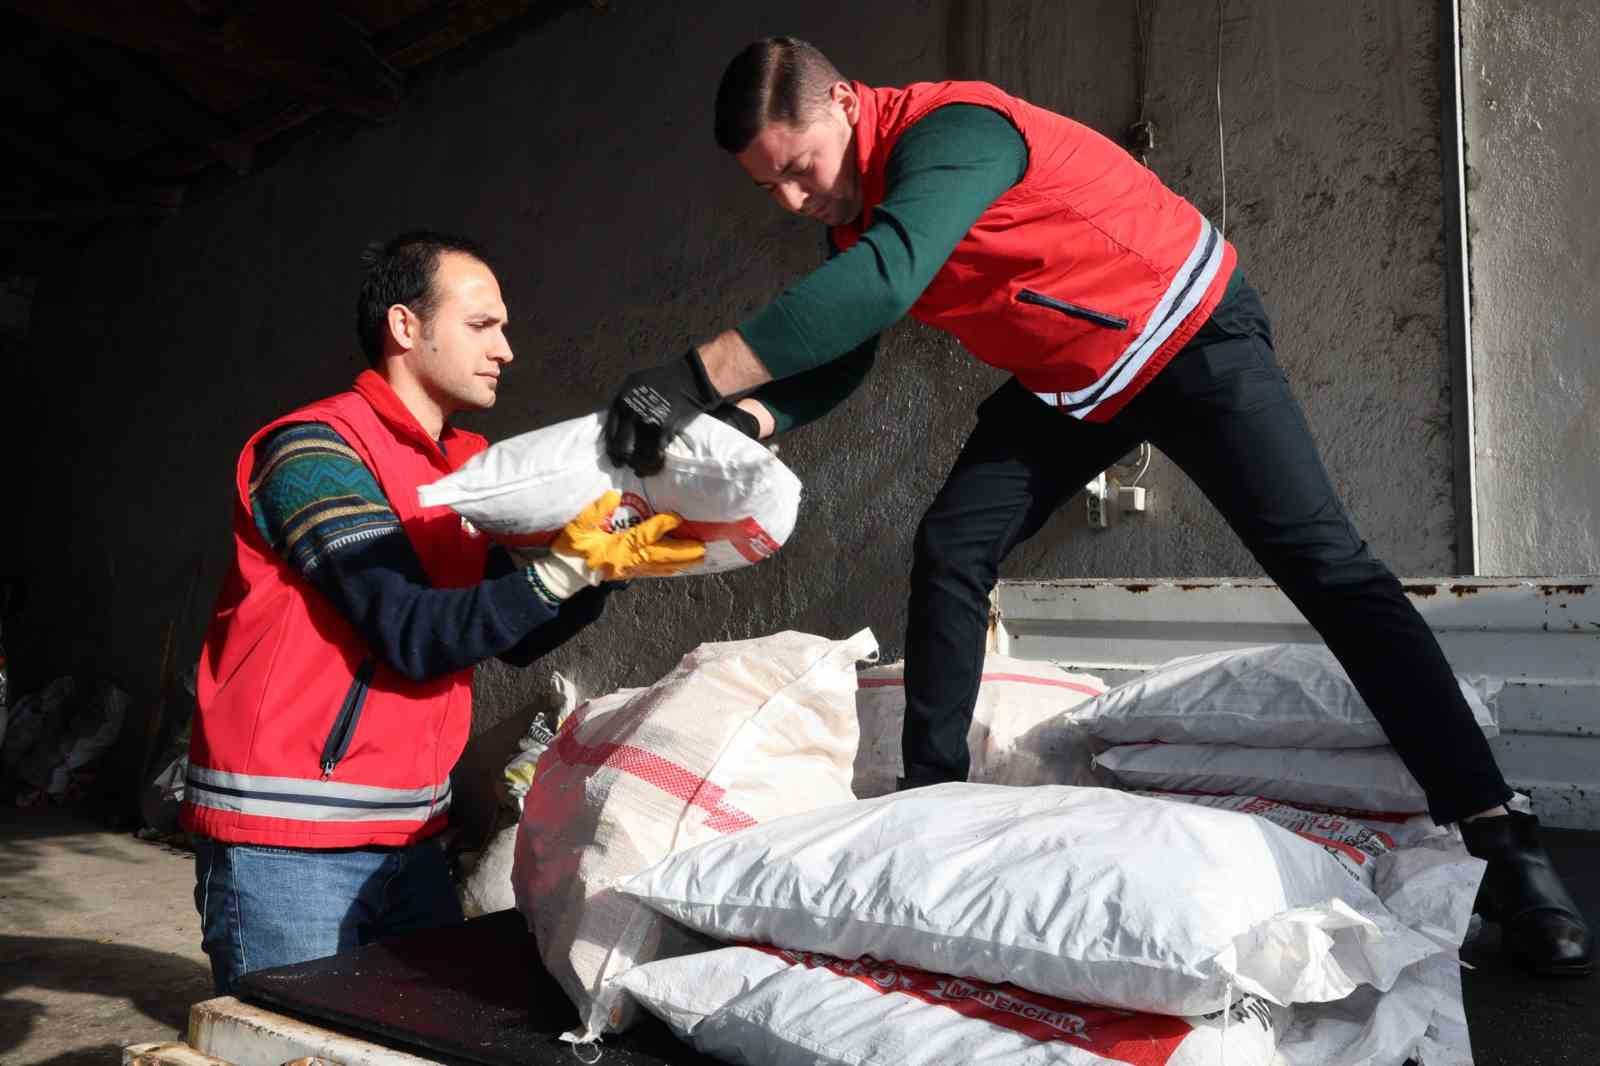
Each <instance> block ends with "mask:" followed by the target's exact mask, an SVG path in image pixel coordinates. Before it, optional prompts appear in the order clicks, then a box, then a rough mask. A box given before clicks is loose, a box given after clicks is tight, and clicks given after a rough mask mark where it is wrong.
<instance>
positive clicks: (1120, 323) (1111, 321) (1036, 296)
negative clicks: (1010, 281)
mask: <svg viewBox="0 0 1600 1066" xmlns="http://www.w3.org/2000/svg"><path fill="white" fill-rule="evenodd" d="M1017 302H1018V303H1022V304H1033V305H1034V306H1036V307H1048V308H1050V310H1052V311H1059V312H1061V313H1062V314H1064V315H1066V316H1067V317H1069V318H1077V319H1082V320H1083V321H1085V322H1090V323H1093V324H1094V325H1096V326H1100V327H1101V328H1103V329H1127V328H1128V320H1127V319H1125V318H1120V317H1118V316H1117V315H1112V314H1107V313H1106V312H1104V311H1096V310H1094V309H1093V308H1090V307H1080V306H1079V305H1078V304H1073V303H1068V302H1067V301H1065V300H1058V299H1056V298H1055V297H1054V296H1046V295H1045V294H1044V293H1042V292H1034V291H1033V290H1032V289H1022V290H1020V291H1018V293H1017Z"/></svg>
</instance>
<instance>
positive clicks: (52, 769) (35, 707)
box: [0, 677, 132, 806]
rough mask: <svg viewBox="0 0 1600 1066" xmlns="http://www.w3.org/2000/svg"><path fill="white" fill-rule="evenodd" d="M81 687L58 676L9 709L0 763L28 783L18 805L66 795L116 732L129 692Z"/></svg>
mask: <svg viewBox="0 0 1600 1066" xmlns="http://www.w3.org/2000/svg"><path fill="white" fill-rule="evenodd" d="M86 687H87V686H82V685H79V684H78V683H77V681H76V680H75V679H73V678H72V677H60V678H57V679H56V680H55V681H52V682H51V683H50V684H49V685H47V686H45V688H44V690H43V691H41V692H38V693H36V694H34V695H32V696H27V697H24V698H23V699H21V700H19V701H17V705H16V706H15V707H14V708H13V709H12V720H11V723H10V727H9V728H8V729H7V736H6V742H5V748H4V752H3V755H0V761H3V763H4V768H5V770H6V771H7V772H8V773H11V774H14V775H15V776H16V777H18V778H20V779H21V780H22V782H23V783H24V784H25V785H26V786H28V788H27V790H26V791H25V792H24V793H23V794H22V795H21V796H19V797H18V799H17V802H18V803H19V804H21V805H24V806H27V805H32V804H35V803H39V802H43V801H45V800H50V801H52V802H58V803H59V802H62V801H64V800H67V799H70V798H71V797H72V794H73V793H74V792H75V791H77V790H78V789H79V788H80V787H81V786H82V783H83V782H84V781H86V780H87V779H88V777H89V776H90V775H91V772H92V768H93V767H94V765H95V764H96V763H97V762H99V761H100V758H101V757H102V756H103V755H105V753H106V752H107V751H108V750H110V748H111V745H113V744H115V743H116V741H117V738H118V737H119V736H120V735H121V734H122V725H123V722H124V721H125V720H126V718H127V713H128V707H129V706H130V705H131V704H132V699H131V698H130V697H129V695H128V694H127V693H126V692H124V691H122V689H120V688H118V687H117V686H116V685H114V684H112V683H111V682H109V681H103V680H102V681H96V682H95V683H94V684H93V686H92V687H89V688H88V691H85V688H86Z"/></svg>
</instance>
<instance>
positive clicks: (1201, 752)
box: [1094, 743, 1428, 815]
mask: <svg viewBox="0 0 1600 1066" xmlns="http://www.w3.org/2000/svg"><path fill="white" fill-rule="evenodd" d="M1094 763H1095V766H1097V767H1099V768H1100V769H1102V770H1106V771H1108V772H1109V773H1110V774H1111V776H1112V777H1113V778H1115V779H1116V781H1117V783H1118V784H1120V785H1122V786H1124V787H1125V788H1129V789H1134V790H1140V791H1144V790H1155V791H1160V792H1210V793H1215V794H1219V795H1228V796H1265V797H1266V798H1267V799H1274V800H1280V801H1282V802H1284V803H1290V804H1296V805H1299V804H1312V805H1314V806H1319V807H1345V808H1349V809H1351V810H1358V811H1377V812H1381V813H1398V814H1407V815H1415V814H1418V813H1420V812H1423V811H1426V810H1427V809H1428V797H1427V795H1426V794H1425V793H1424V792H1423V791H1422V786H1421V785H1419V784H1417V779H1416V778H1414V777H1412V776H1411V771H1409V770H1407V769H1406V766H1405V763H1403V762H1401V761H1400V756H1399V755H1396V754H1395V751H1394V749H1393V748H1244V747H1235V746H1233V745H1229V744H1160V743H1156V744H1119V745H1117V746H1116V747H1114V748H1109V749H1107V750H1106V751H1103V752H1101V753H1100V754H1099V755H1096V756H1095V757H1094Z"/></svg>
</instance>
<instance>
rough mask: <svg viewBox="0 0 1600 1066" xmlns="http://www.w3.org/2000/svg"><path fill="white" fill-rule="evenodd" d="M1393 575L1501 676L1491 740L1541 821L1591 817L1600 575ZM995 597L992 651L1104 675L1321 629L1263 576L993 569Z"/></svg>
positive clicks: (1462, 651)
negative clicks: (1078, 574)
mask: <svg viewBox="0 0 1600 1066" xmlns="http://www.w3.org/2000/svg"><path fill="white" fill-rule="evenodd" d="M1401 583H1402V585H1404V587H1405V590H1406V595H1407V597H1408V598H1409V599H1410V600H1411V602H1412V603H1413V604H1415V605H1416V607H1417V610H1418V611H1420V612H1421V614H1422V617H1423V618H1424V619H1426V620H1427V622H1428V625H1429V626H1430V627H1432V629H1433V630H1434V632H1435V633H1436V634H1437V635H1438V638H1439V644H1440V646H1441V647H1442V648H1443V649H1444V653H1445V656H1446V657H1447V658H1448V659H1449V660H1450V662H1451V664H1452V665H1453V666H1454V667H1455V669H1456V670H1457V671H1458V672H1460V673H1464V674H1487V675H1490V676H1493V677H1498V678H1501V679H1502V680H1504V682H1505V688H1504V689H1503V690H1502V692H1501V693H1500V697H1499V699H1498V700H1497V701H1496V705H1495V707H1494V711H1495V715H1496V718H1497V720H1498V721H1499V723H1500V729H1501V733H1502V735H1501V736H1500V737H1497V738H1495V739H1494V740H1493V741H1491V744H1492V745H1493V747H1494V749H1495V754H1496V756H1497V757H1498V758H1499V760H1500V765H1501V768H1502V769H1503V770H1504V772H1505V775H1506V778H1507V780H1509V781H1510V782H1511V785H1512V787H1513V788H1516V789H1518V790H1519V791H1523V792H1526V793H1528V794H1529V795H1530V796H1531V797H1532V798H1533V804H1534V809H1535V810H1536V811H1537V812H1538V814H1539V816H1540V818H1541V819H1542V820H1543V821H1544V822H1545V823H1546V824H1547V825H1552V826H1558V827H1563V828H1571V829H1600V579H1597V578H1595V577H1575V578H1543V577H1541V578H1432V579H1429V578H1421V579H1403V580H1402V582H1401ZM992 599H993V626H992V629H991V634H990V642H991V645H992V646H993V647H994V649H995V650H996V651H998V652H1000V653H1001V654H1004V655H1013V656H1016V657H1018V658H1023V659H1049V660H1052V661H1054V662H1058V663H1060V664H1061V665H1063V666H1065V667H1067V668H1068V669H1071V670H1082V671H1086V672H1088V673H1094V674H1099V675H1100V676H1101V677H1104V678H1105V679H1106V680H1107V681H1108V682H1109V683H1111V684H1117V683H1119V682H1121V681H1126V680H1128V679H1130V678H1132V677H1135V676H1137V675H1138V674H1140V673H1143V672H1144V671H1146V670H1149V669H1150V668H1152V667H1154V666H1158V665H1160V664H1161V663H1164V662H1166V661H1168V660H1170V659H1176V658H1178V657H1179V656H1183V655H1196V654H1199V653H1202V652H1209V651H1221V650H1224V649H1227V648H1243V647H1249V646H1251V645H1254V644H1269V643H1277V642H1294V643H1315V642H1317V641H1318V640H1319V638H1318V636H1317V634H1316V632H1315V631H1314V630H1313V629H1312V628H1311V626H1310V624H1309V623H1307V622H1306V620H1305V618H1304V617H1303V616H1302V615H1301V614H1300V612H1299V611H1297V610H1296V609H1295V607H1294V605H1293V604H1291V603H1290V602H1289V600H1288V598H1287V597H1285V596H1284V595H1283V593H1282V592H1281V591H1279V589H1278V587H1277V586H1276V585H1274V584H1273V583H1272V582H1270V581H1265V580H1259V579H1238V580H1215V579H1214V580H1198V579H1161V580H1138V581H1135V580H1082V581H1002V582H1000V584H999V585H998V586H997V587H996V588H995V591H994V595H993V598H992ZM1396 668H1397V669H1404V664H1403V663H1397V664H1396Z"/></svg>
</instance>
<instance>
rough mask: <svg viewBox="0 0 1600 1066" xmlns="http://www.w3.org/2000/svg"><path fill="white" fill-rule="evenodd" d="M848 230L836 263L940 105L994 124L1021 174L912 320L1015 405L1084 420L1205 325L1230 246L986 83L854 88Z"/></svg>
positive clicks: (1078, 126) (1187, 208) (1115, 403)
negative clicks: (999, 121) (1021, 145)
mask: <svg viewBox="0 0 1600 1066" xmlns="http://www.w3.org/2000/svg"><path fill="white" fill-rule="evenodd" d="M855 89H856V92H857V93H858V94H859V95H860V97H861V115H860V118H859V120H858V121H857V123H856V127H855V149H856V163H857V166H858V167H859V169H860V172H861V191H862V197H863V210H862V213H861V215H860V217H859V218H858V219H857V220H856V221H854V222H852V223H850V224H848V225H844V226H837V227H835V228H834V229H833V231H832V232H833V243H834V246H835V247H837V248H838V249H839V250H840V251H843V250H844V249H846V248H848V247H850V246H851V245H853V244H854V243H855V242H856V241H858V240H860V238H861V235H862V234H863V233H864V232H865V231H866V229H867V227H869V226H871V225H872V210H873V208H874V207H876V206H877V205H878V204H880V203H882V202H883V199H884V196H885V195H886V192H887V189H886V176H885V172H886V170H887V167H888V162H889V154H890V152H892V151H893V150H894V146H895V143H896V142H897V141H898V140H899V139H900V135H901V134H902V133H904V132H905V131H906V130H907V129H908V128H909V127H910V126H911V125H912V124H913V123H915V122H917V121H918V120H919V119H921V118H922V117H923V116H925V115H927V114H928V112H930V111H932V110H934V109H935V108H938V107H943V106H945V105H947V104H979V105H981V106H984V107H988V108H992V109H994V110H995V111H998V112H1000V113H1001V114H1002V115H1004V116H1006V118H1007V119H1009V120H1010V121H1011V123H1012V124H1013V125H1015V126H1016V128H1017V130H1018V131H1019V132H1020V133H1021V134H1022V139H1023V141H1024V142H1026V144H1027V146H1028V169H1027V171H1026V173H1024V174H1023V176H1022V180H1020V181H1019V182H1017V184H1016V185H1014V186H1012V187H1011V188H1010V189H1009V190H1007V191H1006V192H1005V193H1004V194H1003V195H1002V196H1001V197H1000V198H999V199H998V200H996V201H995V202H994V203H993V204H991V205H989V208H988V209H987V210H986V211H984V213H983V214H982V215H981V216H979V218H978V221H977V222H976V223H974V224H973V226H972V228H971V229H970V230H968V231H967V235H966V236H965V237H963V238H962V239H961V242H960V243H959V244H957V245H956V247H955V251H953V252H952V253H951V254H950V258H949V259H947V260H945V263H944V265H943V266H942V267H940V269H939V272H938V273H937V274H935V275H934V277H933V281H932V283H930V284H929V285H928V287H927V289H926V290H925V291H924V292H923V293H922V296H921V297H920V298H918V300H917V302H916V303H915V304H913V305H912V307H911V315H912V317H914V318H916V319H918V320H919V321H922V322H926V323H927V324H928V325H930V326H936V327H938V328H939V329H942V330H944V331H945V332H947V333H950V334H952V335H954V336H955V337H956V339H958V340H959V341H961V343H962V344H963V345H965V346H966V347H967V349H968V350H969V351H971V352H972V354H973V355H975V356H977V357H978V358H979V359H981V360H983V361H984V362H985V363H989V364H990V365H992V366H997V367H1000V368H1002V369H1004V370H1009V371H1010V372H1011V373H1013V374H1014V375H1016V377H1017V380H1018V381H1020V382H1021V383H1022V384H1023V385H1024V386H1025V387H1026V388H1027V389H1028V390H1029V391H1031V392H1033V393H1035V394H1037V395H1038V396H1039V398H1040V399H1041V400H1043V401H1044V402H1046V403H1048V404H1050V405H1051V406H1054V407H1058V408H1060V409H1061V410H1062V411H1064V412H1066V413H1068V414H1071V415H1074V416H1075V417H1078V418H1082V419H1085V420H1087V421H1090V422H1104V421H1107V420H1108V419H1110V418H1111V416H1112V415H1114V414H1116V412H1117V411H1118V410H1120V409H1121V408H1122V406H1123V405H1124V404H1126V403H1127V402H1128V401H1129V400H1130V399H1132V398H1133V396H1134V395H1135V394H1136V393H1137V392H1138V391H1139V389H1141V388H1142V387H1144V385H1145V384H1146V383H1147V382H1149V381H1150V379H1151V378H1153V377H1155V375H1156V373H1157V372H1158V371H1159V370H1160V369H1161V368H1162V367H1163V366H1165V365H1166V363H1167V361H1168V360H1170V359H1171V358H1172V357H1173V356H1174V355H1176V354H1177V352H1178V350H1179V349H1180V348H1182V347H1183V345H1184V343H1185V342H1186V341H1188V339H1189V338H1190V337H1191V336H1193V335H1194V332H1195V331H1196V330H1198V329H1199V328H1200V326H1201V325H1202V324H1204V322H1205V320H1206V319H1207V318H1208V317H1209V316H1210V314H1211V311H1212V309H1213V308H1214V307H1216V305H1217V301H1218V300H1220V299H1221V298H1222V294H1223V291H1224V290H1225V289H1226V288H1227V283H1228V277H1229V275H1230V274H1232V272H1233V267H1234V261H1235V255H1234V250H1233V246H1232V245H1230V244H1229V243H1228V242H1227V241H1226V240H1224V239H1223V238H1222V236H1221V234H1219V233H1218V232H1217V230H1216V228H1215V227H1214V226H1212V225H1211V224H1210V223H1209V222H1208V221H1207V220H1206V219H1205V217H1204V216H1203V215H1201V214H1200V212H1199V211H1197V210H1196V209H1195V208H1194V206H1193V205H1192V204H1190V203H1189V202H1188V201H1187V200H1185V199H1184V198H1183V197H1181V196H1179V195H1178V194H1177V193H1175V192H1173V191H1172V190H1170V189H1168V188H1167V187H1166V186H1165V185H1163V184H1161V181H1160V179H1158V178H1157V177H1156V176H1155V175H1154V174H1153V173H1151V172H1150V171H1149V170H1148V169H1146V168H1145V167H1143V166H1141V165H1140V164H1139V163H1138V161H1137V160H1135V159H1134V158H1133V157H1132V156H1130V155H1129V154H1128V153H1127V152H1125V151H1123V150H1122V149H1121V148H1119V147H1118V146H1117V145H1116V144H1114V143H1112V142H1111V141H1109V140H1107V139H1106V138H1105V137H1102V136H1101V135H1100V134H1098V133H1096V132H1095V131H1093V130H1091V129H1090V128H1089V127H1087V126H1085V125H1083V124H1082V123H1078V122H1074V121H1072V120H1071V119H1069V118H1064V117H1063V116H1061V115H1057V114H1055V113H1054V112H1051V111H1046V110H1045V109H1044V108H1042V107H1035V106H1034V105H1032V104H1030V103H1028V102H1026V101H1024V100H1019V99H1017V98H1016V97H1014V96H1009V95H1007V94H1006V93H1004V92H1002V91H1000V90H999V89H998V88H996V87H995V86H993V85H989V84H986V83H984V82H960V81H950V82H923V83H919V84H916V85H909V86H906V87H905V88H903V89H874V88H872V87H870V86H867V85H862V84H860V83H859V82H858V83H856V85H855Z"/></svg>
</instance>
